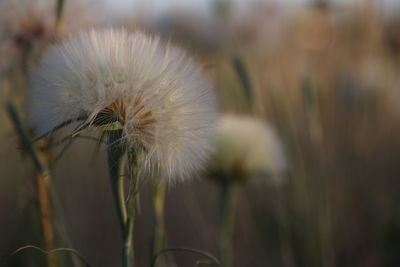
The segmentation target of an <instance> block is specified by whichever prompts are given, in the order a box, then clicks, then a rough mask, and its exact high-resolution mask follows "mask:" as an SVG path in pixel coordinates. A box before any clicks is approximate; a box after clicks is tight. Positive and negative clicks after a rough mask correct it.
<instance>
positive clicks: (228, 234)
mask: <svg viewBox="0 0 400 267" xmlns="http://www.w3.org/2000/svg"><path fill="white" fill-rule="evenodd" d="M220 189H221V195H220V196H221V200H220V216H221V218H220V233H219V234H220V236H219V249H220V258H221V266H222V267H232V266H233V265H232V264H233V229H234V219H235V218H234V215H235V204H236V196H235V195H236V192H235V187H234V186H233V185H232V184H230V183H228V182H227V183H222V184H221V185H220Z"/></svg>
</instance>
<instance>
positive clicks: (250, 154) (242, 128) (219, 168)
mask: <svg viewBox="0 0 400 267" xmlns="http://www.w3.org/2000/svg"><path fill="white" fill-rule="evenodd" d="M216 139H217V141H216V144H217V145H216V146H217V148H216V151H215V153H214V157H212V158H211V160H210V171H211V173H212V174H213V176H214V178H216V179H218V180H221V181H231V180H233V181H242V180H246V179H247V178H249V177H255V176H257V177H260V176H262V177H265V176H268V177H270V178H271V179H272V181H273V182H276V183H279V182H280V180H281V179H282V177H283V174H284V172H285V171H286V169H287V159H286V156H285V152H284V147H283V144H282V142H281V140H280V138H279V137H278V135H277V134H276V132H275V130H274V129H273V128H272V127H271V126H270V125H268V124H267V123H266V122H265V121H263V120H260V119H257V118H252V117H249V116H235V115H224V116H222V118H221V121H220V125H219V127H218V130H217V138H216Z"/></svg>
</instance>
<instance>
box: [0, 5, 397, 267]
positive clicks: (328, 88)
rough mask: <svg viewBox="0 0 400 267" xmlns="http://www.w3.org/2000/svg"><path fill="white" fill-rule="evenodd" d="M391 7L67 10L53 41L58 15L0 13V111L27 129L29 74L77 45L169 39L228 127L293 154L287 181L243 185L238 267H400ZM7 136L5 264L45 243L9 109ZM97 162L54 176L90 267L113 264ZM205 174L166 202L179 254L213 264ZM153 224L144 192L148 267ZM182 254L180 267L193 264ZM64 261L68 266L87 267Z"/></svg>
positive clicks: (72, 159) (0, 196)
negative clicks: (228, 119)
mask: <svg viewBox="0 0 400 267" xmlns="http://www.w3.org/2000/svg"><path fill="white" fill-rule="evenodd" d="M243 2H244V1H243ZM381 4H382V3H381V2H380V1H361V0H360V1H349V3H348V4H336V3H330V2H329V1H309V2H306V3H304V4H303V5H300V6H296V7H294V6H291V5H286V4H276V3H271V2H268V1H266V2H263V1H258V2H257V1H252V2H251V4H249V5H246V8H242V9H239V8H238V7H237V4H235V3H234V2H231V1H229V0H225V1H223V0H220V1H215V2H214V3H213V4H210V5H209V8H208V9H207V12H204V10H201V12H200V11H199V12H196V11H195V9H185V8H183V7H182V8H179V7H174V8H170V9H168V11H165V12H155V11H154V10H152V5H151V4H150V3H148V4H143V5H135V8H129V9H128V10H127V9H125V10H124V11H123V12H122V11H115V12H114V13H113V12H112V11H111V10H112V9H106V8H104V7H103V6H102V5H100V4H99V3H96V2H94V1H91V2H80V1H73V0H65V8H64V10H63V14H62V20H61V23H60V25H59V28H57V29H55V26H54V25H55V13H56V12H55V1H45V0H42V1H29V0H21V1H11V0H2V2H1V3H0V13H1V18H0V23H1V24H0V33H1V35H0V98H1V101H2V103H6V101H12V102H13V103H14V104H15V105H16V106H17V109H18V111H19V112H20V114H21V116H22V117H25V116H26V114H25V108H24V107H25V96H24V95H25V90H26V88H27V87H28V84H29V78H28V73H29V71H30V70H31V69H32V68H34V67H35V64H36V62H37V60H38V59H39V58H40V55H41V54H42V53H43V52H45V51H46V49H47V48H48V46H49V45H50V44H51V43H54V42H58V41H59V40H62V38H63V37H64V36H67V35H68V34H70V33H73V32H76V31H79V30H81V29H85V28H89V27H92V26H96V27H106V26H117V27H118V26H123V27H126V28H128V29H129V30H132V31H134V30H136V29H143V30H145V31H147V32H150V33H156V34H160V35H161V36H163V38H165V40H168V41H170V42H173V43H175V44H177V45H179V46H182V47H184V48H186V49H187V50H188V51H189V54H191V55H192V56H193V57H194V58H195V59H196V61H198V62H199V63H200V64H201V65H203V66H204V69H205V74H206V75H207V76H208V77H209V79H210V80H211V81H212V82H213V84H214V88H215V90H216V92H217V94H218V96H219V102H220V110H221V113H236V114H251V115H252V116H257V117H261V118H263V119H265V120H266V121H268V122H269V123H270V124H271V125H273V126H274V127H275V129H276V131H277V132H278V133H279V135H280V137H281V139H282V140H283V143H284V144H285V148H286V154H287V157H288V162H289V166H290V167H289V169H288V171H287V173H285V175H284V177H283V178H282V181H281V182H280V183H274V182H273V181H271V180H269V179H268V177H265V179H264V180H261V181H260V180H249V181H247V182H246V183H243V184H239V185H237V189H238V199H237V209H236V214H235V230H234V257H235V263H234V266H235V267H247V266H252V267H264V266H283V267H301V266H304V267H314V266H315V267H317V266H323V267H333V266H340V267H347V266H348V267H357V266H359V267H381V266H400V205H399V204H400V15H396V11H395V10H394V8H392V9H390V10H389V11H390V12H387V11H388V10H386V9H383V7H382V5H381ZM166 5H167V4H166ZM399 11H400V10H399ZM397 14H400V13H399V12H397ZM243 88H245V89H250V90H251V92H252V96H253V100H254V103H255V104H254V105H253V106H252V107H250V106H249V105H248V102H247V101H246V92H247V91H246V90H244V89H243ZM0 125H1V126H0V136H1V140H2V142H0V159H1V160H0V226H1V227H0V256H2V257H3V256H4V257H7V255H9V254H10V253H12V251H14V250H15V249H17V248H18V247H21V246H23V245H28V244H32V245H36V246H39V247H43V240H42V238H41V228H40V222H39V218H38V209H39V207H38V201H37V193H36V191H35V171H34V169H33V167H32V163H31V161H30V158H29V157H28V156H26V154H25V153H24V151H23V150H22V149H21V146H20V144H19V143H18V138H17V136H16V133H15V131H14V129H13V128H12V125H11V124H10V120H9V118H8V116H7V113H6V112H5V111H4V109H3V111H1V112H0ZM95 148H96V147H95V144H94V143H93V142H90V141H87V140H80V141H78V142H76V143H74V144H73V146H72V147H71V149H70V150H69V151H68V152H67V153H66V154H65V155H64V156H63V157H62V159H61V160H59V161H58V162H57V163H54V164H53V165H52V177H53V180H52V182H51V193H52V195H53V196H54V199H55V200H54V202H55V203H54V210H55V211H54V216H55V220H56V223H55V226H56V227H55V228H56V230H55V235H56V247H72V248H75V249H76V250H77V251H79V252H80V253H81V254H82V255H83V256H84V257H85V258H86V259H87V261H88V262H89V263H91V265H92V266H96V267H102V266H104V267H106V266H118V264H119V263H120V261H119V251H120V247H119V232H118V228H117V226H118V222H117V217H116V214H115V212H114V209H113V203H112V198H111V191H110V188H109V181H108V177H107V165H106V160H105V148H102V149H100V151H99V152H98V153H96V149H95ZM51 154H52V155H54V154H56V152H53V151H52V153H51ZM206 176H207V175H206V174H202V175H200V177H197V178H196V179H194V180H193V181H191V182H188V183H185V184H177V185H174V186H173V187H170V188H168V192H167V197H166V210H165V214H166V217H165V224H166V230H167V236H168V243H169V244H170V245H171V246H187V247H194V248H199V249H202V250H205V251H208V252H211V253H212V254H214V255H218V253H219V252H218V246H217V245H218V223H217V219H218V193H219V192H218V187H217V186H216V184H215V183H214V182H213V181H212V180H210V179H208V178H207V177H206ZM152 224H153V211H152V208H151V204H150V193H149V185H146V186H145V188H144V189H143V192H142V194H141V215H140V216H139V217H138V221H137V225H136V227H135V242H136V248H135V254H136V261H137V266H149V254H150V252H149V247H150V244H149V241H148V240H149V238H150V236H151V229H152ZM173 255H174V261H175V262H176V264H177V266H194V264H195V262H196V260H197V259H198V256H197V255H193V254H187V253H174V254H173ZM62 257H63V259H64V260H65V262H66V263H65V266H81V265H80V263H79V261H78V260H77V259H76V258H72V259H71V258H70V257H67V256H62ZM2 264H3V263H0V265H1V266H3V265H2ZM4 266H45V257H44V256H43V255H41V254H40V253H38V252H36V251H32V250H26V251H24V252H21V253H20V254H18V255H17V256H13V257H12V258H8V259H7V261H6V260H4Z"/></svg>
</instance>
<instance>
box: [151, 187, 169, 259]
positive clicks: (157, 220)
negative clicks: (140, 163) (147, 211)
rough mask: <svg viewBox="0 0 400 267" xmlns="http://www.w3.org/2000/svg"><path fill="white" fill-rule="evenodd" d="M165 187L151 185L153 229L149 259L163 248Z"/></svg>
mask: <svg viewBox="0 0 400 267" xmlns="http://www.w3.org/2000/svg"><path fill="white" fill-rule="evenodd" d="M165 189H166V187H165V185H157V184H153V185H152V200H153V209H154V228H153V240H152V244H151V245H152V248H151V251H150V252H151V255H150V259H153V257H154V255H157V253H158V252H159V251H161V250H162V249H164V246H165V239H166V238H165V228H164V199H165Z"/></svg>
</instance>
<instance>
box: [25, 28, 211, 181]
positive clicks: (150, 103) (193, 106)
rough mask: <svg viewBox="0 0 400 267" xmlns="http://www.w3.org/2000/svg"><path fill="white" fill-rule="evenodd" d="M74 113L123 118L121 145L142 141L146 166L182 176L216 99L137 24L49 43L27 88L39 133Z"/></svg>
mask: <svg viewBox="0 0 400 267" xmlns="http://www.w3.org/2000/svg"><path fill="white" fill-rule="evenodd" d="M79 117H85V118H87V121H88V122H91V123H92V124H95V125H103V124H106V123H109V122H112V121H114V120H115V121H119V122H121V123H122V125H123V135H124V140H125V141H126V142H127V144H129V145H133V146H135V145H138V146H140V147H144V148H145V156H144V157H145V162H144V165H145V166H146V168H147V169H148V170H150V169H151V170H155V169H157V170H160V171H161V172H162V173H166V174H167V175H166V176H167V177H169V178H178V179H179V178H180V179H183V178H187V177H189V175H191V174H192V172H193V171H196V170H197V169H199V168H201V166H202V163H204V161H205V160H206V157H207V155H208V154H209V152H210V150H211V147H212V145H211V144H210V142H211V140H212V136H213V133H214V131H213V128H214V126H215V123H216V118H217V111H216V98H215V94H214V92H213V90H212V88H211V85H210V83H209V82H208V81H207V79H205V78H204V77H203V76H202V74H201V69H200V68H199V67H198V66H197V65H196V64H195V63H194V62H193V61H192V60H191V59H190V58H188V57H187V56H186V54H185V52H184V51H182V50H181V49H179V48H176V47H174V46H172V45H170V44H163V43H162V42H161V41H160V39H159V38H157V37H151V36H148V35H146V34H144V33H141V32H139V31H136V32H133V33H129V32H127V31H126V30H124V29H102V30H90V31H88V32H82V33H80V34H78V35H76V36H73V37H71V38H69V39H67V40H66V41H64V42H62V43H61V44H59V45H56V46H53V47H52V48H51V49H50V51H48V53H47V54H46V55H45V56H44V58H43V59H42V61H41V62H40V65H39V68H38V70H37V71H36V72H34V73H33V74H32V86H31V87H30V88H29V90H28V118H29V121H30V123H31V126H32V127H33V129H34V131H35V133H36V134H37V135H41V134H44V133H46V132H48V131H50V130H52V129H53V128H54V127H56V126H57V125H59V124H61V123H63V122H65V121H68V120H73V119H76V118H79Z"/></svg>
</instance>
